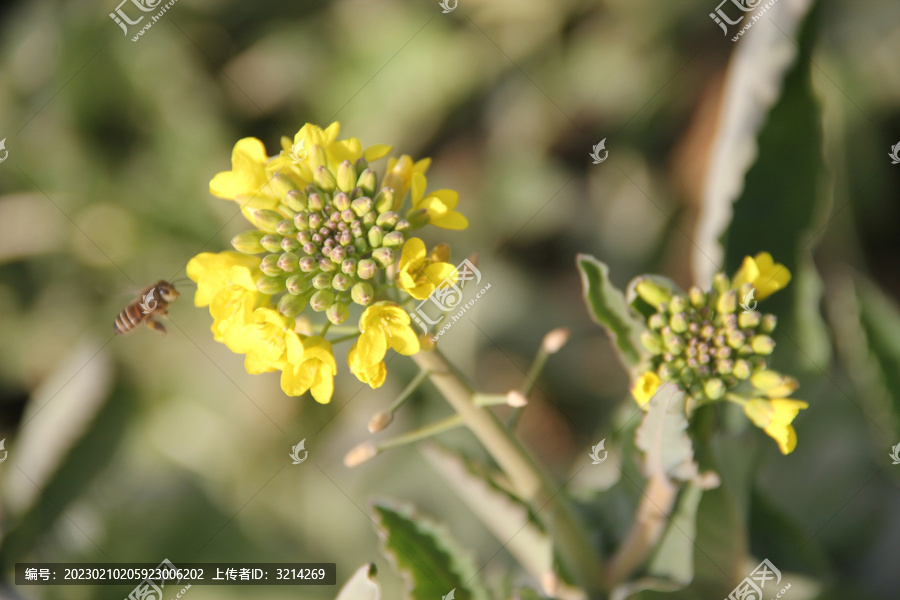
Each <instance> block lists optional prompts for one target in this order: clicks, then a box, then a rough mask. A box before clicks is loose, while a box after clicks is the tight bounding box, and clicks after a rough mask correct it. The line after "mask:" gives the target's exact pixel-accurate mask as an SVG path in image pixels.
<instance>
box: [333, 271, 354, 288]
mask: <svg viewBox="0 0 900 600" xmlns="http://www.w3.org/2000/svg"><path fill="white" fill-rule="evenodd" d="M351 285H353V279H351V278H350V277H347V276H346V275H344V274H343V273H338V274H337V275H335V276H334V277H333V278H332V279H331V287H333V288H334V289H336V290H337V291H339V292H346V291H347V290H349V289H350V286H351Z"/></svg>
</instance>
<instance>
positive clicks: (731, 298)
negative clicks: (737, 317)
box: [716, 290, 737, 315]
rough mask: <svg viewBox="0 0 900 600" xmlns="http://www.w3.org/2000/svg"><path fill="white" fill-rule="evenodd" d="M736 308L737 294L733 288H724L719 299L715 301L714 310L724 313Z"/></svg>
mask: <svg viewBox="0 0 900 600" xmlns="http://www.w3.org/2000/svg"><path fill="white" fill-rule="evenodd" d="M736 309H737V294H736V293H735V292H734V290H726V291H724V292H722V295H721V296H719V299H718V300H717V301H716V311H717V312H718V313H719V314H722V315H725V314H730V313H733V312H734V311H735V310H736Z"/></svg>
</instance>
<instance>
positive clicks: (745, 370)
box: [731, 359, 750, 379]
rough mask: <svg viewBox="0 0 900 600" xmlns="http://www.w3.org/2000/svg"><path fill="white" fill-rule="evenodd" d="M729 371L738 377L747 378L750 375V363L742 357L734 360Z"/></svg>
mask: <svg viewBox="0 0 900 600" xmlns="http://www.w3.org/2000/svg"><path fill="white" fill-rule="evenodd" d="M731 373H732V375H734V376H735V377H737V378H738V379H747V378H748V377H750V363H748V362H747V361H746V360H744V359H739V360H736V361H734V369H732V370H731Z"/></svg>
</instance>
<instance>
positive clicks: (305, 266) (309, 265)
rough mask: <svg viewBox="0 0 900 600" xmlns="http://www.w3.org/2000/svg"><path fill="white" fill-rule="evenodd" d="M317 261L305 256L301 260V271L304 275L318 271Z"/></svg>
mask: <svg viewBox="0 0 900 600" xmlns="http://www.w3.org/2000/svg"><path fill="white" fill-rule="evenodd" d="M316 266H317V264H316V259H315V258H313V257H312V256H304V257H303V258H301V259H300V270H301V271H303V272H304V273H312V272H313V271H315V270H316Z"/></svg>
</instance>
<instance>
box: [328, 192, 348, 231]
mask: <svg viewBox="0 0 900 600" xmlns="http://www.w3.org/2000/svg"><path fill="white" fill-rule="evenodd" d="M331 203H332V204H334V207H335V208H336V209H338V210H340V211H345V210H347V209H349V208H350V196H348V195H347V194H345V193H344V192H341V193H339V194H335V195H334V198H333V199H332V200H331ZM348 223H349V221H348Z"/></svg>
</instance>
